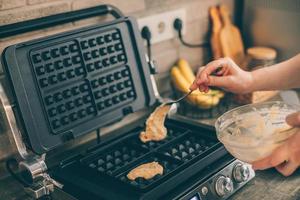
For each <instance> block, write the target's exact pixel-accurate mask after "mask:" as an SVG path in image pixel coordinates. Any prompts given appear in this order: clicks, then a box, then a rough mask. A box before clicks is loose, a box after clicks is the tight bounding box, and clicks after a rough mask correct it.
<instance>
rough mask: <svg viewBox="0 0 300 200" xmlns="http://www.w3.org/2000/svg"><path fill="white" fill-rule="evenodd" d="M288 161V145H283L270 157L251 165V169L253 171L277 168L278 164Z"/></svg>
mask: <svg viewBox="0 0 300 200" xmlns="http://www.w3.org/2000/svg"><path fill="white" fill-rule="evenodd" d="M288 159H289V149H288V145H287V144H283V145H282V146H280V147H278V148H277V149H276V150H275V151H274V152H273V153H272V154H271V155H270V156H268V157H266V158H264V159H262V160H259V161H255V162H254V163H252V167H253V169H255V170H257V169H259V170H263V169H268V168H271V167H275V166H278V165H279V164H281V163H283V162H285V161H287V160H288Z"/></svg>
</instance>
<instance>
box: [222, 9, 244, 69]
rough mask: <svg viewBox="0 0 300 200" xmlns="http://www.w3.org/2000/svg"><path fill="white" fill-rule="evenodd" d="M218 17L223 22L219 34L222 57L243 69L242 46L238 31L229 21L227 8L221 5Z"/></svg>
mask: <svg viewBox="0 0 300 200" xmlns="http://www.w3.org/2000/svg"><path fill="white" fill-rule="evenodd" d="M219 10H220V15H221V19H222V22H223V27H222V29H221V32H220V42H221V47H222V52H223V56H224V57H230V58H231V59H233V60H234V61H235V62H236V63H237V64H238V65H239V66H241V67H242V68H244V69H245V67H243V62H244V60H245V54H244V45H243V40H242V36H241V33H240V31H239V29H238V28H237V27H236V26H234V25H233V24H232V22H231V20H230V16H229V11H228V8H227V7H226V6H225V5H221V6H220V8H219Z"/></svg>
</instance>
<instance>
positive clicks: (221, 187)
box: [215, 176, 233, 197]
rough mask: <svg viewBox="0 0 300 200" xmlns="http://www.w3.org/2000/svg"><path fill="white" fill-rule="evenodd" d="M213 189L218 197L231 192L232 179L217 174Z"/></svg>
mask: <svg viewBox="0 0 300 200" xmlns="http://www.w3.org/2000/svg"><path fill="white" fill-rule="evenodd" d="M215 190H216V192H217V194H218V195H219V196H220V197H222V196H225V195H226V194H229V193H231V192H232V190H233V183H232V180H231V179H230V178H229V177H225V176H219V177H218V178H217V180H216V184H215Z"/></svg>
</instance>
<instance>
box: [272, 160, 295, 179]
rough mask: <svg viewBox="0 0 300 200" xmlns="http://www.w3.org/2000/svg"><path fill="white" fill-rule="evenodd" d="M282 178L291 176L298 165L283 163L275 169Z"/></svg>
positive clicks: (289, 162) (288, 162) (290, 162)
mask: <svg viewBox="0 0 300 200" xmlns="http://www.w3.org/2000/svg"><path fill="white" fill-rule="evenodd" d="M275 168H276V169H277V171H279V172H280V173H281V174H282V175H284V176H289V175H291V174H292V173H293V172H294V171H295V170H296V169H297V168H298V164H297V163H295V162H292V161H287V162H284V163H282V164H280V165H278V166H276V167H275Z"/></svg>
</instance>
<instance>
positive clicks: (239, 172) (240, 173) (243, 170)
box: [233, 163, 250, 183]
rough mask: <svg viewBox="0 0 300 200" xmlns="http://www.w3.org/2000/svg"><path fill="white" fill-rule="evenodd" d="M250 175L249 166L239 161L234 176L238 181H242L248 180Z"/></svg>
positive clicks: (234, 169)
mask: <svg viewBox="0 0 300 200" xmlns="http://www.w3.org/2000/svg"><path fill="white" fill-rule="evenodd" d="M249 176H250V170H249V167H248V166H247V165H245V164H242V163H238V164H236V165H235V166H234V168H233V178H234V180H235V181H236V182H238V183H241V182H244V181H247V180H248V179H249Z"/></svg>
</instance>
